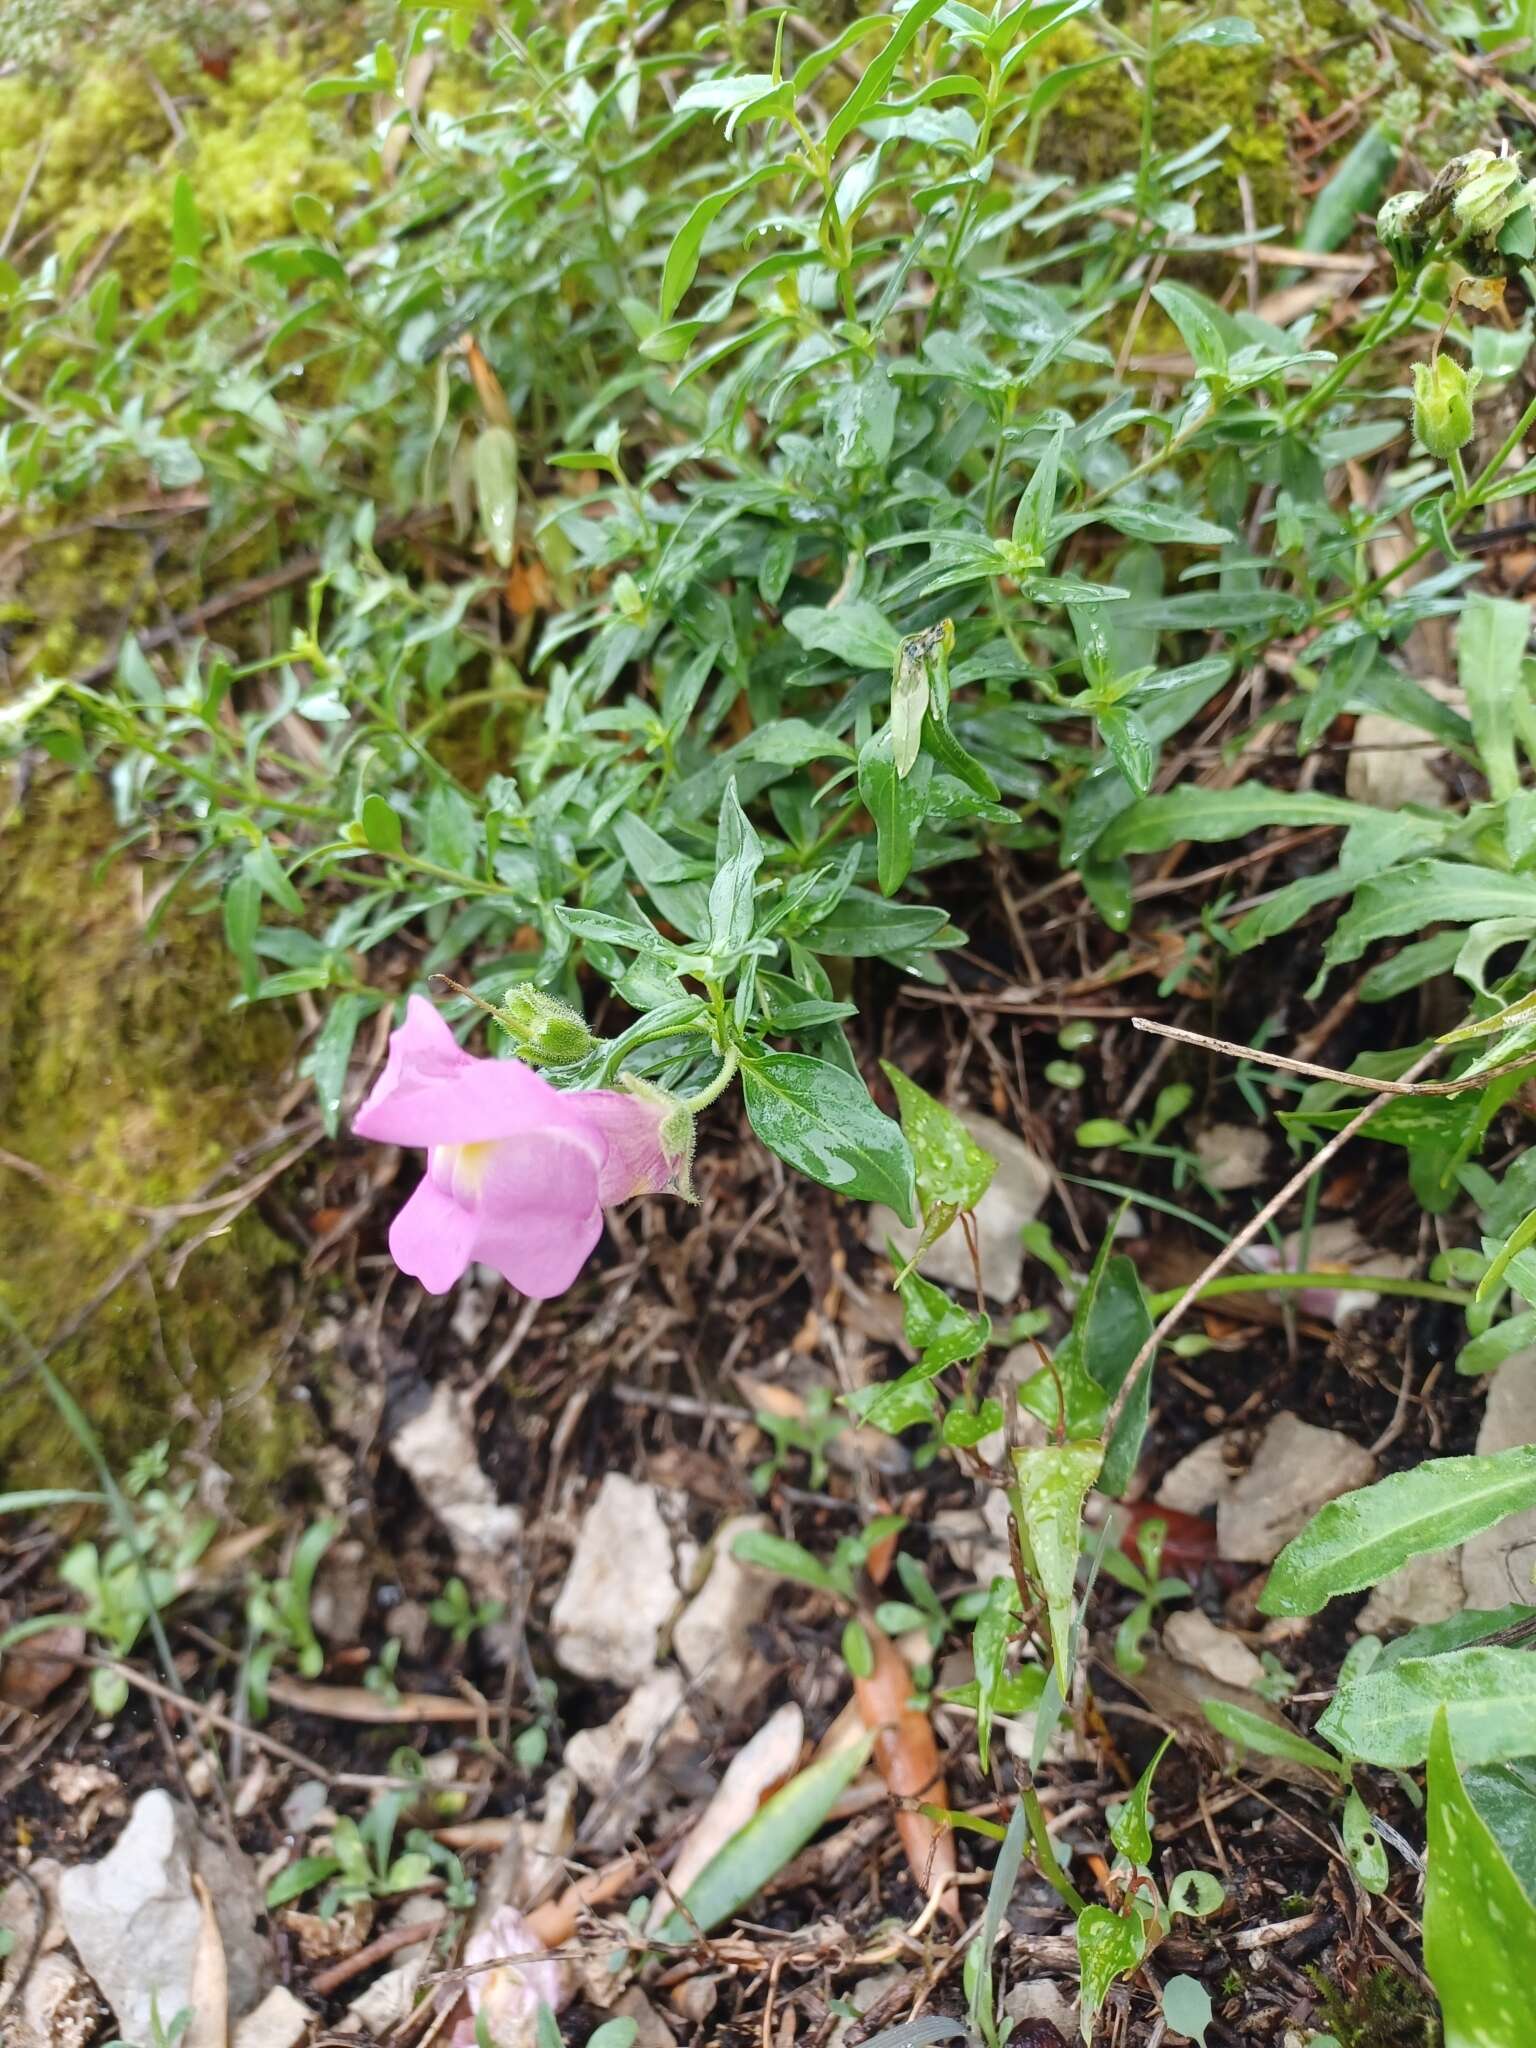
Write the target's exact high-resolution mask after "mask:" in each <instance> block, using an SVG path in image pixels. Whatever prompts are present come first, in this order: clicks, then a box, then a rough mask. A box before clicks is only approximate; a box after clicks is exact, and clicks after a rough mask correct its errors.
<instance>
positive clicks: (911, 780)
mask: <svg viewBox="0 0 1536 2048" xmlns="http://www.w3.org/2000/svg"><path fill="white" fill-rule="evenodd" d="M932 777H933V768H932V764H931V762H929V761H928V760H927V759H926V758H922V759H919V760H918V761H917V762H916V763H915V765H914V767H913V771H912V773H911V774H910V775H905V776H904V775H902V774H901V773H900V771H899V769H898V767H897V764H896V736H895V734H894V733H893V732H892V730H891V728H890V727H889V726H886V727H885V728H884V729H883V730H882V731H880V732H877V733H876V734H874V736H873V737H872V738H870V739H868V740H866V741H865V743H864V745H863V747H862V748H861V749H860V751H859V797H860V799H861V801H862V802H863V805H864V808H865V810H866V811H868V813H869V815H870V816H871V817H872V818H873V819H874V821H875V832H876V834H877V838H876V847H875V880H876V881H877V882H878V883H879V885H880V893H881V895H882V896H894V895H895V893H896V891H897V890H898V889H899V888H900V887H901V885H902V883H903V882H904V881H905V880H906V879H907V876H908V875H909V874H910V873H911V871H912V861H913V858H914V856H915V854H916V851H917V834H918V829H919V827H920V826H921V825H922V822H923V819H924V818H925V817H926V816H927V812H928V790H929V785H930V783H931V781H932Z"/></svg>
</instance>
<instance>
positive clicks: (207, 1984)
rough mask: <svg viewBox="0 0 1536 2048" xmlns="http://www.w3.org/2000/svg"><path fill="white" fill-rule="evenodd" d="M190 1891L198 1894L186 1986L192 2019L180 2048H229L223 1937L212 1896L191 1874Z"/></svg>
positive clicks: (227, 1989)
mask: <svg viewBox="0 0 1536 2048" xmlns="http://www.w3.org/2000/svg"><path fill="white" fill-rule="evenodd" d="M192 1889H193V1891H194V1892H196V1894H197V1906H198V1913H199V1915H200V1918H199V1921H198V1929H197V1947H196V1948H195V1949H194V1950H193V1952H192V1976H191V1981H190V1982H189V1984H188V1986H187V2005H188V2009H189V2010H190V2013H191V2018H190V2019H189V2020H188V2021H187V2027H186V2032H185V2033H184V2034H183V2035H182V2037H181V2044H182V2048H229V1969H228V1965H227V1964H226V1962H225V1959H224V1937H223V1936H222V1935H221V1934H220V1932H219V1923H218V1918H217V1916H216V1915H215V1913H214V1910H213V1896H212V1894H211V1893H210V1892H209V1890H208V1887H207V1885H206V1884H204V1882H203V1880H202V1879H201V1878H200V1877H198V1876H197V1875H196V1873H195V1872H194V1874H193V1878H192Z"/></svg>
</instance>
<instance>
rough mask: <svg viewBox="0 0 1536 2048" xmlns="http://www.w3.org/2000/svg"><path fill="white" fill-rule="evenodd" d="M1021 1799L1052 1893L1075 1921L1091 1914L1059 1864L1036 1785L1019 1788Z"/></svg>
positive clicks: (1039, 1863) (1038, 1862)
mask: <svg viewBox="0 0 1536 2048" xmlns="http://www.w3.org/2000/svg"><path fill="white" fill-rule="evenodd" d="M1019 1798H1020V1800H1021V1801H1022V1802H1023V1806H1024V1811H1025V1813H1026V1814H1027V1815H1028V1817H1029V1840H1030V1847H1031V1848H1032V1849H1033V1850H1034V1852H1035V1864H1036V1867H1037V1869H1038V1870H1039V1872H1040V1875H1041V1876H1042V1877H1043V1878H1044V1879H1045V1881H1046V1883H1047V1884H1048V1885H1049V1886H1050V1887H1051V1890H1052V1891H1053V1892H1055V1893H1056V1895H1057V1896H1058V1897H1059V1898H1060V1899H1061V1900H1062V1901H1063V1902H1064V1903H1065V1904H1066V1905H1067V1907H1068V1908H1069V1909H1070V1910H1071V1912H1072V1915H1073V1917H1074V1919H1075V1918H1076V1917H1077V1915H1078V1914H1080V1913H1085V1912H1086V1911H1087V1910H1088V1901H1087V1900H1086V1899H1085V1898H1084V1897H1083V1895H1082V1893H1081V1892H1080V1891H1079V1890H1078V1889H1077V1886H1076V1885H1075V1884H1074V1883H1073V1882H1072V1880H1071V1878H1070V1877H1068V1875H1067V1873H1066V1872H1065V1871H1064V1870H1063V1869H1062V1867H1061V1865H1060V1864H1059V1863H1058V1862H1057V1860H1056V1845H1055V1843H1054V1842H1053V1841H1052V1840H1051V1834H1050V1829H1049V1828H1048V1827H1047V1826H1046V1824H1045V1809H1044V1807H1043V1806H1042V1805H1041V1804H1040V1794H1039V1793H1038V1792H1037V1791H1036V1790H1035V1788H1034V1786H1033V1785H1024V1786H1021V1787H1020V1790H1019Z"/></svg>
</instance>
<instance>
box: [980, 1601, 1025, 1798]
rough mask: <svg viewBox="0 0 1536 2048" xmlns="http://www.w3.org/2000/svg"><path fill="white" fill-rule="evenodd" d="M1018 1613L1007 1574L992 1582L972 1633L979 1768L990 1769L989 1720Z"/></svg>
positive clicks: (1000, 1685) (1001, 1680)
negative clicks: (1010, 1635)
mask: <svg viewBox="0 0 1536 2048" xmlns="http://www.w3.org/2000/svg"><path fill="white" fill-rule="evenodd" d="M1018 1612H1019V1589H1018V1587H1017V1586H1016V1585H1015V1584H1014V1582H1013V1580H1012V1579H1011V1578H1009V1577H1007V1576H1006V1575H1004V1574H1002V1573H999V1575H998V1576H997V1577H996V1578H995V1579H994V1580H993V1581H992V1584H991V1586H990V1588H989V1589H988V1592H987V1600H986V1605H985V1606H984V1607H983V1608H982V1610H981V1612H980V1614H978V1615H977V1617H976V1625H975V1627H974V1629H973V1630H972V1632H971V1658H972V1662H973V1663H974V1665H975V1667H976V1747H977V1749H978V1751H979V1752H980V1755H981V1768H982V1769H983V1771H986V1770H990V1768H991V1764H990V1761H989V1758H990V1754H991V1747H992V1717H993V1715H994V1714H995V1713H996V1712H997V1711H998V1694H999V1692H1000V1691H1001V1689H1002V1685H1003V1681H1004V1679H1005V1677H1006V1675H1007V1673H1006V1665H1007V1657H1008V1637H1009V1633H1010V1631H1011V1630H1012V1628H1013V1624H1014V1621H1015V1620H1016V1619H1017V1617H1018Z"/></svg>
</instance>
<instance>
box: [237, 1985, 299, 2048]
mask: <svg viewBox="0 0 1536 2048" xmlns="http://www.w3.org/2000/svg"><path fill="white" fill-rule="evenodd" d="M313 2018H314V2015H313V2014H312V2013H311V2012H310V2010H309V2007H308V2006H307V2005H301V2004H300V2003H299V2001H298V1999H296V1998H295V1997H294V1995H293V1993H292V1992H291V1991H289V1990H288V1989H287V1988H286V1986H284V1985H282V1984H274V1985H273V1987H272V1989H271V1990H270V1991H269V1992H268V1993H267V1995H266V1997H265V1998H264V1999H263V2000H262V2001H261V2003H260V2005H258V2006H257V2008H256V2010H255V2011H254V2012H248V2013H247V2014H246V2016H245V2018H244V2019H243V2020H241V2022H240V2024H239V2025H238V2026H237V2027H236V2028H235V2031H234V2036H233V2038H232V2041H231V2044H230V2048H298V2044H299V2043H300V2042H301V2041H302V2040H303V2039H304V2036H305V2034H306V2033H307V2032H308V2031H309V2026H310V2022H311V2020H312V2019H313Z"/></svg>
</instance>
